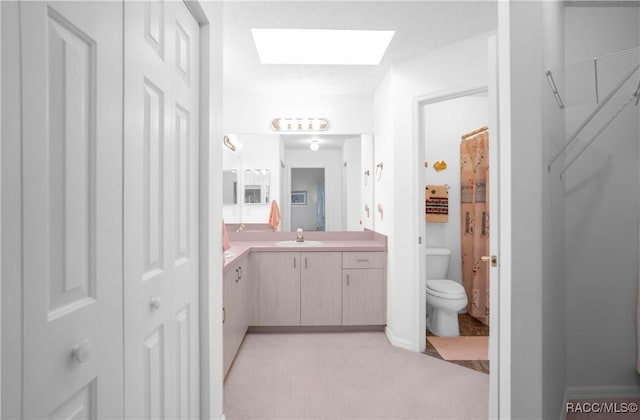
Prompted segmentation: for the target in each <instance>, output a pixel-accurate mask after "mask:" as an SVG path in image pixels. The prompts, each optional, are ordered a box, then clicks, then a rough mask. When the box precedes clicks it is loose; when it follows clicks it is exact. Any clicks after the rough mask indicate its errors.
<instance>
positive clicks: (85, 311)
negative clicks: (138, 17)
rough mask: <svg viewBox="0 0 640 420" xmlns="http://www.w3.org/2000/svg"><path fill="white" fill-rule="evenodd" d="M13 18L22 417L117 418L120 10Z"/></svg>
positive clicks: (36, 11) (58, 7) (66, 9)
mask: <svg viewBox="0 0 640 420" xmlns="http://www.w3.org/2000/svg"><path fill="white" fill-rule="evenodd" d="M20 8H21V18H20V19H21V31H22V33H21V36H22V63H21V64H22V69H23V80H22V82H23V83H22V86H23V92H22V95H23V96H22V105H23V108H22V115H23V154H22V156H23V162H22V163H23V197H24V198H23V206H24V207H23V213H24V221H23V226H24V230H23V241H24V253H23V255H24V261H23V266H24V305H23V308H24V312H23V318H24V336H23V346H24V361H25V363H24V371H23V375H24V378H23V380H24V386H23V402H22V404H23V416H24V417H25V418H44V417H51V418H76V417H86V418H118V417H122V415H123V411H122V407H123V395H122V393H120V392H114V390H117V389H121V387H122V383H123V373H122V369H121V366H122V364H123V361H122V322H123V320H122V274H121V273H122V216H121V214H122V134H121V133H122V83H123V82H122V7H121V5H118V4H117V3H108V2H105V3H92V4H89V3H76V2H69V3H66V2H51V3H47V2H23V3H21V4H20ZM43 98H45V100H43Z"/></svg>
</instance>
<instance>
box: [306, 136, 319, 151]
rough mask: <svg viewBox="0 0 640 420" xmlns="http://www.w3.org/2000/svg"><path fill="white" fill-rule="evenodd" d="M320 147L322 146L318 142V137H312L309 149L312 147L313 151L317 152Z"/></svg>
mask: <svg viewBox="0 0 640 420" xmlns="http://www.w3.org/2000/svg"><path fill="white" fill-rule="evenodd" d="M319 148H320V145H319V144H318V139H311V144H310V145H309V149H311V151H312V152H316V151H317V150H318V149H319Z"/></svg>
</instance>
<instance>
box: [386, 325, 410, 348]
mask: <svg viewBox="0 0 640 420" xmlns="http://www.w3.org/2000/svg"><path fill="white" fill-rule="evenodd" d="M384 334H385V335H386V336H387V339H388V340H389V342H390V343H391V345H392V346H394V347H400V348H403V349H407V350H411V351H415V349H414V348H413V345H412V343H411V342H410V341H408V340H402V339H400V338H398V337H396V336H395V335H394V334H393V333H392V332H391V330H390V329H389V327H387V328H385V330H384Z"/></svg>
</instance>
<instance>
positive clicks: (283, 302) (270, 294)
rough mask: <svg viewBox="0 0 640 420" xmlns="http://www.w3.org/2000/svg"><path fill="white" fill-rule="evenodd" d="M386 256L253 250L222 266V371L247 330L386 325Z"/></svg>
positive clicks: (329, 251)
mask: <svg viewBox="0 0 640 420" xmlns="http://www.w3.org/2000/svg"><path fill="white" fill-rule="evenodd" d="M386 255H387V253H386V251H375V252H374V251H358V252H349V251H336V250H335V247H334V248H333V249H332V250H327V251H322V250H320V251H318V250H313V251H305V252H302V251H291V250H282V251H280V250H277V251H276V250H271V249H267V250H257V251H251V252H248V253H246V254H244V255H243V256H241V257H238V258H236V259H234V260H233V262H230V263H229V264H228V265H226V266H225V270H224V276H223V282H224V284H223V299H224V305H223V311H224V323H223V339H224V372H225V375H226V374H227V371H228V370H229V368H230V366H231V364H232V362H233V359H234V358H235V355H236V353H237V352H238V349H239V347H240V345H241V344H242V340H243V338H244V335H245V334H246V332H247V329H248V327H250V326H256V327H292V328H296V327H316V326H320V327H335V328H342V327H343V326H351V327H353V326H382V325H385V324H386V313H387V310H386V300H387V294H386V281H385V267H386Z"/></svg>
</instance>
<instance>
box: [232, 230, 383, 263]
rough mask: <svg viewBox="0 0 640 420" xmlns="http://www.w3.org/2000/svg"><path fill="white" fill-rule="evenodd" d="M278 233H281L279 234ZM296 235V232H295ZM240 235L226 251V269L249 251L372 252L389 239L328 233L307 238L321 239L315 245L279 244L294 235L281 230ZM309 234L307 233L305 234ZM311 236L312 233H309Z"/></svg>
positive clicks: (372, 235) (379, 236)
mask: <svg viewBox="0 0 640 420" xmlns="http://www.w3.org/2000/svg"><path fill="white" fill-rule="evenodd" d="M277 233H280V235H278V234H277ZM294 235H295V234H294ZM238 236H239V235H234V237H233V238H232V239H231V248H230V249H229V250H227V252H226V253H225V254H226V255H228V256H225V258H224V267H225V269H226V268H227V267H229V266H230V265H231V264H233V262H234V261H237V260H238V259H240V258H241V257H243V256H244V255H247V254H248V253H249V252H252V251H253V252H329V251H338V252H343V251H344V252H349V251H351V252H358V251H364V252H371V251H381V252H383V251H386V250H387V241H386V237H385V236H383V235H379V234H370V235H354V236H352V237H349V236H345V235H326V236H316V235H313V238H306V239H308V240H312V241H321V242H322V243H320V244H314V245H298V244H295V245H284V246H283V245H278V242H280V241H283V240H291V239H292V238H293V237H294V236H293V235H292V234H288V235H286V236H282V235H281V232H272V235H270V236H272V237H269V238H267V237H261V238H255V237H249V235H247V238H246V240H245V238H242V239H243V240H238ZM305 236H307V235H305ZM309 236H311V235H309Z"/></svg>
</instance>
